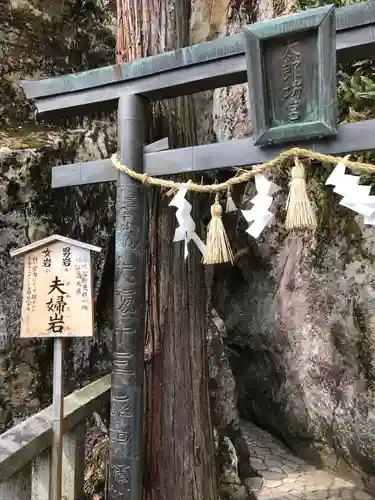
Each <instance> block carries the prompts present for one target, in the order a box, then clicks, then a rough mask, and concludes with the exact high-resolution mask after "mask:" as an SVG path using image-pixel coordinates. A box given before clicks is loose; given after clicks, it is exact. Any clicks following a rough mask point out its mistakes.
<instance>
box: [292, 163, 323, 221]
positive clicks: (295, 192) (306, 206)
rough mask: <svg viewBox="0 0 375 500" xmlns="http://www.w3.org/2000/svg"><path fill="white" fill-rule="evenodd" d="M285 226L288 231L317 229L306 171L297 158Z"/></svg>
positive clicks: (293, 170)
mask: <svg viewBox="0 0 375 500" xmlns="http://www.w3.org/2000/svg"><path fill="white" fill-rule="evenodd" d="M286 208H287V213H286V220H285V226H286V229H287V230H288V231H293V230H298V229H306V230H314V229H316V218H315V214H314V210H313V208H312V206H311V203H310V200H309V197H308V195H307V190H306V180H305V169H304V167H303V164H302V163H301V162H300V161H299V160H298V158H295V164H294V167H293V168H292V180H291V183H290V189H289V195H288V201H287V206H286Z"/></svg>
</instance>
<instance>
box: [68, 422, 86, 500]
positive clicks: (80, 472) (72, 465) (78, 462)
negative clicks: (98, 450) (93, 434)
mask: <svg viewBox="0 0 375 500" xmlns="http://www.w3.org/2000/svg"><path fill="white" fill-rule="evenodd" d="M85 437H86V420H83V421H82V422H80V423H79V424H78V425H77V427H75V428H74V429H72V430H71V431H69V432H67V433H66V434H64V444H63V450H62V452H63V457H62V470H63V473H62V497H63V499H64V500H77V498H83V490H84V483H85V477H84V475H85Z"/></svg>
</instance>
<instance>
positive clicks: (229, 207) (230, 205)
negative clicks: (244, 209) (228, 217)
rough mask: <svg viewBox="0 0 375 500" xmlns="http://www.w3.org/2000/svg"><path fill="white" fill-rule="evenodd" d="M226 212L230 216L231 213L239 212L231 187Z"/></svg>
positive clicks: (228, 192)
mask: <svg viewBox="0 0 375 500" xmlns="http://www.w3.org/2000/svg"><path fill="white" fill-rule="evenodd" d="M225 212H226V213H227V214H229V213H231V212H237V207H236V205H235V203H234V201H233V198H232V190H231V188H230V186H229V187H228V191H227V203H226V207H225Z"/></svg>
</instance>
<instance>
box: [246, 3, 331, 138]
mask: <svg viewBox="0 0 375 500" xmlns="http://www.w3.org/2000/svg"><path fill="white" fill-rule="evenodd" d="M334 14H335V10H334V7H333V6H326V7H319V8H317V9H309V10H308V11H303V12H299V13H297V14H293V15H291V16H284V17H280V18H278V19H272V20H267V21H263V22H260V23H256V24H252V25H250V26H247V27H246V28H245V35H244V36H245V40H246V43H245V48H246V60H247V68H248V79H249V96H250V99H249V100H250V113H251V123H252V128H253V136H254V142H255V144H259V145H267V144H270V145H271V144H274V143H281V142H288V141H293V142H296V141H300V140H303V139H309V138H312V137H324V136H332V135H334V134H335V133H336V128H337V126H336V42H335V34H336V31H335V26H334V20H335V17H334Z"/></svg>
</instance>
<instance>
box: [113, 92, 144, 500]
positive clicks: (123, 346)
mask: <svg viewBox="0 0 375 500" xmlns="http://www.w3.org/2000/svg"><path fill="white" fill-rule="evenodd" d="M117 120H118V149H119V156H120V161H121V162H122V163H123V164H125V165H127V166H128V167H130V168H131V169H133V170H135V171H137V172H140V173H142V172H143V146H144V143H145V142H146V133H147V121H146V120H147V102H146V101H145V100H144V99H143V98H142V97H139V96H135V95H128V96H126V95H125V96H121V97H120V99H119V107H118V118H117ZM145 216H146V210H145V195H144V187H143V185H142V184H141V183H140V182H138V181H135V180H134V179H132V178H130V177H129V176H128V175H126V174H124V173H120V172H119V175H118V180H117V200H116V253H115V259H116V261H115V266H116V267H115V287H114V288H115V297H114V322H115V325H114V336H113V338H114V341H113V366H112V390H111V423H110V433H109V437H110V442H109V480H108V500H139V499H140V498H141V492H142V457H141V448H142V417H143V396H142V385H143V360H144V347H143V339H144V323H145V314H144V312H145V267H146V263H145V241H146V218H145Z"/></svg>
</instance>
